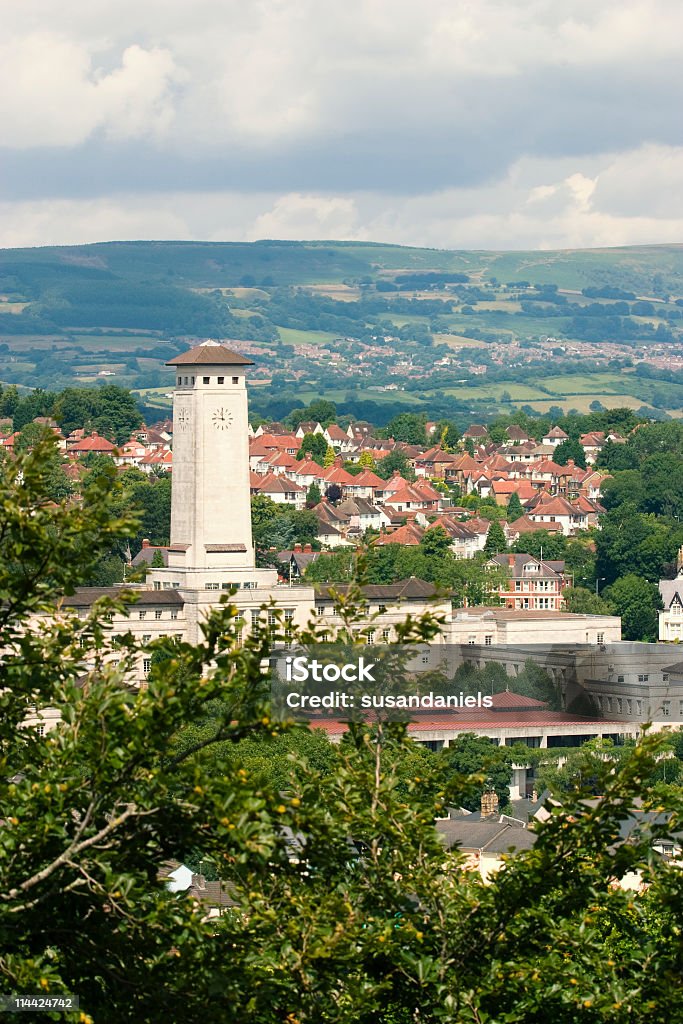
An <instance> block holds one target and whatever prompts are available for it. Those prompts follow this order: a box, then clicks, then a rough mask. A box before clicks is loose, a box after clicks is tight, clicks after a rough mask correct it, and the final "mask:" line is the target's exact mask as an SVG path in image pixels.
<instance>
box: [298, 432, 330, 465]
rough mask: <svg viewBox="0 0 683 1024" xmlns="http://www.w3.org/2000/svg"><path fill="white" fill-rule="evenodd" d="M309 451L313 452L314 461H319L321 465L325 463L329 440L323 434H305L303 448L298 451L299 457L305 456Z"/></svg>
mask: <svg viewBox="0 0 683 1024" xmlns="http://www.w3.org/2000/svg"><path fill="white" fill-rule="evenodd" d="M308 452H310V453H311V456H312V457H313V461H314V462H317V463H318V465H319V466H323V465H324V463H325V455H326V454H327V441H326V440H325V438H324V437H323V435H322V434H304V436H303V440H302V441H301V448H299V451H298V452H297V456H296V457H297V459H303V458H305V456H306V454H307V453H308Z"/></svg>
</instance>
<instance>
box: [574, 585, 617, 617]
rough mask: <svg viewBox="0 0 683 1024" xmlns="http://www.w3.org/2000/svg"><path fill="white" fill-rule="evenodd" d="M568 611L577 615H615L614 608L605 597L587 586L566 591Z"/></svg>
mask: <svg viewBox="0 0 683 1024" xmlns="http://www.w3.org/2000/svg"><path fill="white" fill-rule="evenodd" d="M564 601H565V605H566V608H567V611H568V612H574V613H575V614H577V615H613V614H614V609H613V606H612V605H611V604H609V602H607V601H605V599H604V598H603V597H600V596H599V595H598V594H596V593H594V592H593V591H592V590H588V589H587V588H586V587H571V588H570V589H568V590H565V592H564Z"/></svg>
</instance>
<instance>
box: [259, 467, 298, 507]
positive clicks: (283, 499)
mask: <svg viewBox="0 0 683 1024" xmlns="http://www.w3.org/2000/svg"><path fill="white" fill-rule="evenodd" d="M257 493H258V494H263V495H265V496H266V498H270V500H271V501H274V502H275V503H276V504H277V505H294V507H295V508H298V509H302V508H303V507H304V505H305V504H306V488H305V487H302V486H301V484H297V483H295V482H294V481H293V480H288V479H287V477H284V476H277V475H276V474H275V473H268V475H267V476H265V477H264V478H263V479H262V481H261V484H260V486H259V487H258V491H257Z"/></svg>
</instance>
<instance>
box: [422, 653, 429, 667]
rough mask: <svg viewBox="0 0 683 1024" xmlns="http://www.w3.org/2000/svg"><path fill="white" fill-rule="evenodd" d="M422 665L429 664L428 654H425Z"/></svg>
mask: <svg viewBox="0 0 683 1024" xmlns="http://www.w3.org/2000/svg"><path fill="white" fill-rule="evenodd" d="M422 664H423V665H428V664H429V655H428V654H423V655H422Z"/></svg>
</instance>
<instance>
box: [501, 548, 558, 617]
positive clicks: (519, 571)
mask: <svg viewBox="0 0 683 1024" xmlns="http://www.w3.org/2000/svg"><path fill="white" fill-rule="evenodd" d="M489 565H491V566H496V565H497V566H500V567H501V568H503V569H505V570H506V572H507V575H508V577H509V579H508V581H507V582H506V583H501V584H500V586H499V587H498V593H499V595H500V598H501V601H502V603H503V606H504V607H505V608H521V609H525V608H526V609H530V608H533V609H544V610H550V611H555V612H559V611H561V610H562V607H563V604H564V598H563V591H564V590H565V589H566V587H567V586H569V583H568V581H567V579H566V577H565V572H564V562H560V561H547V560H541V559H540V558H534V556H533V555H525V554H517V555H515V554H500V555H495V556H494V557H493V558H492V559H491V560H490V562H489Z"/></svg>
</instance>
